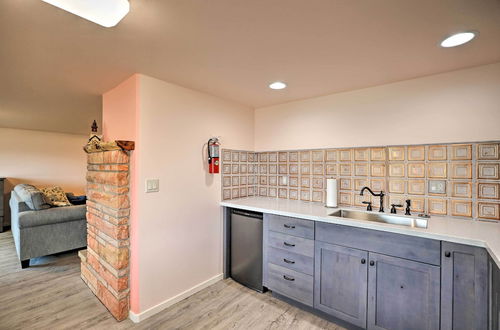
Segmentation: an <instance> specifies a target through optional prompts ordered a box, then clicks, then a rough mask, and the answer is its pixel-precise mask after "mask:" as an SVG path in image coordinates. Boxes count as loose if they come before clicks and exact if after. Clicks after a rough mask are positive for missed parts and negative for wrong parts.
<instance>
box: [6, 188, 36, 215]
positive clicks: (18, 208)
mask: <svg viewBox="0 0 500 330" xmlns="http://www.w3.org/2000/svg"><path fill="white" fill-rule="evenodd" d="M9 206H10V210H11V213H12V214H14V213H16V214H19V213H21V212H25V211H31V209H30V208H29V207H28V205H26V203H25V202H23V201H21V199H20V198H19V196H18V195H17V193H16V192H15V191H14V190H12V191H11V192H10V201H9Z"/></svg>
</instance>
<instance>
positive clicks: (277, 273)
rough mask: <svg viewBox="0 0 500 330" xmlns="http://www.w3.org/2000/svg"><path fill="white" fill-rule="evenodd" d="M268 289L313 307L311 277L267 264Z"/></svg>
mask: <svg viewBox="0 0 500 330" xmlns="http://www.w3.org/2000/svg"><path fill="white" fill-rule="evenodd" d="M268 272H269V280H268V282H269V289H270V290H272V291H275V292H276V293H279V294H282V295H284V296H286V297H289V298H292V299H294V300H297V301H299V302H301V303H303V304H305V305H308V306H312V305H313V277H312V276H310V275H305V274H302V273H299V272H296V271H294V270H290V269H287V268H284V267H280V266H277V265H274V264H271V263H270V264H269V267H268Z"/></svg>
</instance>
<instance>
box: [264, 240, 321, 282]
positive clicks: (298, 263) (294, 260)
mask: <svg viewBox="0 0 500 330" xmlns="http://www.w3.org/2000/svg"><path fill="white" fill-rule="evenodd" d="M267 254H268V256H267V260H268V261H269V262H270V263H273V264H275V265H278V266H282V267H285V268H288V269H292V270H295V271H297V272H300V273H304V274H307V275H313V274H314V258H311V257H307V256H304V255H301V254H297V253H293V252H290V251H285V250H281V249H276V248H273V247H269V249H268V250H267Z"/></svg>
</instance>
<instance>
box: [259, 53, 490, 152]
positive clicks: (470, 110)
mask: <svg viewBox="0 0 500 330" xmlns="http://www.w3.org/2000/svg"><path fill="white" fill-rule="evenodd" d="M289 88H293V85H292V84H290V86H289ZM499 123H500V63H497V64H492V65H485V66H480V67H475V68H472V69H466V70H460V71H454V72H449V73H445V74H439V75H434V76H428V77H424V78H418V79H413V80H407V81H402V82H398V83H394V84H388V85H381V86H377V87H372V88H366V89H361V90H356V91H352V92H345V93H338V94H331V95H327V96H323V97H317V98H312V99H306V100H301V101H296V102H290V103H285V104H280V105H276V106H271V107H266V108H259V109H256V110H255V147H256V150H257V151H264V150H280V149H300V148H321V147H350V146H375V145H391V144H418V143H438V142H460V141H482V140H498V139H499V138H500V128H499Z"/></svg>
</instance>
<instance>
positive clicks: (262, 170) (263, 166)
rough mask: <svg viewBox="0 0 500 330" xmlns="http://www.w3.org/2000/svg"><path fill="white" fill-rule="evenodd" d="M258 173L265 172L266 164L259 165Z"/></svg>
mask: <svg viewBox="0 0 500 330" xmlns="http://www.w3.org/2000/svg"><path fill="white" fill-rule="evenodd" d="M259 174H267V164H260V165H259Z"/></svg>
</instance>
